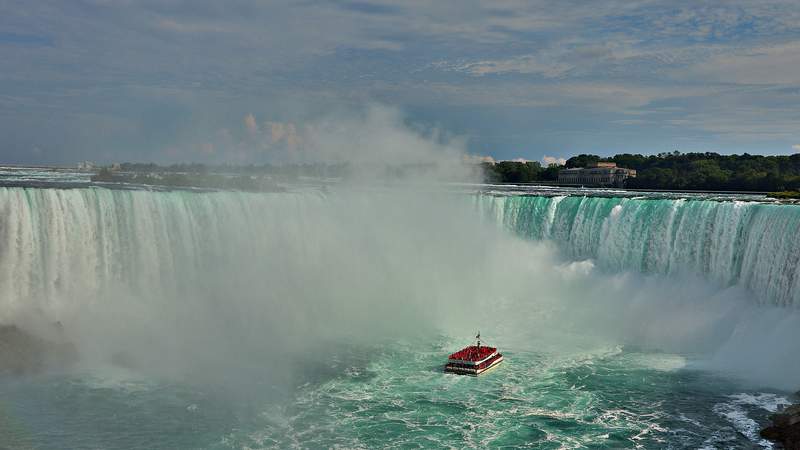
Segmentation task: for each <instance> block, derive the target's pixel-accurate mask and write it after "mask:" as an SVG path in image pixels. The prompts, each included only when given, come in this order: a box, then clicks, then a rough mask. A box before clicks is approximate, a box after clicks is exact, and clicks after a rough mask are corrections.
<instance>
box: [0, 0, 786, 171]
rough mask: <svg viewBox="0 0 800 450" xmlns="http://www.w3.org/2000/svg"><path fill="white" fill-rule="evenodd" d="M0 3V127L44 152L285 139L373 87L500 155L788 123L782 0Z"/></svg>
mask: <svg viewBox="0 0 800 450" xmlns="http://www.w3.org/2000/svg"><path fill="white" fill-rule="evenodd" d="M6 4H7V7H5V8H3V13H4V14H3V17H2V19H0V59H2V60H3V61H4V62H6V64H5V65H4V70H3V71H2V73H0V116H2V118H3V120H2V121H0V134H2V135H3V136H10V137H8V138H6V139H7V141H8V142H6V143H4V151H5V152H6V154H7V155H10V156H9V157H11V158H18V159H25V158H29V157H30V156H29V155H30V152H29V149H30V148H32V147H34V146H38V147H40V148H46V149H48V152H46V156H42V158H44V157H53V155H54V153H53V151H50V150H49V149H56V148H60V149H62V150H61V151H62V153H61V155H60V158H62V159H64V160H72V159H74V158H75V157H76V156H77V155H78V154H80V155H81V159H86V158H89V157H90V155H91V154H92V152H94V154H96V155H98V158H99V157H100V155H103V154H106V153H107V152H113V154H114V155H115V156H114V158H117V159H126V158H128V157H129V159H141V158H146V159H158V158H159V157H160V156H161V155H160V153H159V152H160V151H161V150H160V149H164V148H171V146H174V145H175V144H176V143H181V142H185V141H192V142H195V144H196V146H197V145H201V143H202V142H213V143H214V148H215V151H214V152H195V153H197V154H206V153H207V154H213V155H214V157H217V156H219V155H220V154H223V153H224V149H225V146H224V145H223V142H221V141H218V139H220V138H219V137H209V136H210V135H214V133H216V131H215V130H219V129H229V130H232V131H231V132H230V133H231V136H232V137H235V138H236V139H234V140H237V139H239V138H240V137H239V136H237V135H236V133H237V131H236V130H238V132H239V133H242V134H243V135H244V136H249V137H250V139H255V137H259V138H263V139H264V141H265V142H271V141H272V140H273V139H274V140H276V142H278V141H280V142H284V143H285V144H286V145H288V142H289V141H292V142H294V143H295V144H294V145H295V146H297V147H299V146H300V145H301V144H299V142H300V140H302V138H303V137H304V133H305V130H304V129H303V126H301V125H300V122H301V121H300V120H299V119H298V118H299V117H304V116H313V115H314V113H313V111H314V110H318V109H324V108H326V107H329V106H330V105H335V104H339V105H343V104H344V105H352V104H358V103H364V102H370V101H374V100H379V101H382V102H386V103H392V104H396V105H398V106H399V107H401V108H405V109H407V110H408V111H411V112H412V114H411V116H410V120H412V121H413V120H416V121H425V122H428V123H433V124H436V125H438V126H440V127H444V128H447V129H451V130H453V131H454V132H457V133H461V134H464V135H466V136H469V140H470V141H469V142H470V144H469V145H471V146H472V148H471V150H472V151H473V152H474V153H480V154H483V153H485V152H486V151H487V150H488V149H491V151H492V152H495V156H496V157H498V159H506V158H509V157H511V156H516V155H517V154H518V152H519V151H520V148H522V149H523V150H524V151H525V152H526V153H527V154H529V156H530V157H531V158H532V159H535V160H540V159H541V158H542V157H543V156H544V155H545V153H547V152H553V151H555V150H558V151H559V154H565V153H563V152H564V151H567V150H563V151H562V150H559V149H574V148H580V149H581V151H605V150H604V149H609V148H624V147H625V146H631V147H634V148H636V149H638V151H644V152H647V151H651V149H652V151H659V150H661V149H662V148H661V147H662V146H667V147H669V146H670V145H671V141H673V140H685V139H692V142H693V143H696V145H697V148H700V149H702V148H703V147H704V146H705V147H714V148H730V149H731V150H748V151H754V150H755V151H773V152H778V151H785V149H787V148H790V147H791V146H792V145H794V143H795V142H797V141H796V136H797V134H796V133H797V132H796V123H797V121H798V120H800V117H798V113H797V111H800V97H798V94H797V93H798V92H800V75H799V74H800V10H798V8H796V5H795V2H794V1H791V0H765V1H755V0H734V1H731V2H716V3H714V2H712V3H705V4H690V3H675V2H670V1H666V0H634V1H619V0H601V1H597V2H572V1H568V2H560V3H559V2H556V3H553V2H549V1H545V0H534V1H526V2H522V1H516V0H514V1H509V2H497V1H492V0H475V1H474V2H472V3H470V7H468V8H467V7H464V5H463V3H462V2H459V1H456V0H442V1H437V2H416V1H412V2H406V3H403V4H399V5H398V4H397V3H396V2H392V1H389V0H356V1H346V0H345V1H336V2H315V1H310V2H292V1H289V0H277V1H275V2H269V3H258V2H243V1H233V2H227V3H226V4H225V5H222V4H220V3H219V2H215V1H212V0H197V1H193V2H190V3H187V2H184V1H180V0H168V1H165V2H134V1H120V2H110V1H105V0H87V1H86V2H83V3H80V4H79V5H77V6H76V5H74V4H68V3H65V2H60V1H56V0H44V1H41V2H26V1H22V0H9V1H7V2H6ZM98 37H101V38H98ZM242 112H252V115H250V116H244V117H245V118H244V125H243V122H242V120H243V119H242V117H243V115H242V114H243V113H242ZM78 116H80V117H82V118H81V119H76V118H75V117H78ZM102 116H106V117H113V118H114V119H113V120H116V121H118V122H120V123H122V122H125V123H128V122H134V123H133V125H132V127H130V128H126V129H125V131H124V132H122V131H120V132H119V134H118V135H116V136H112V135H111V133H112V131H111V130H113V129H109V130H106V131H103V132H100V131H98V130H100V128H99V127H98V126H93V125H92V124H89V123H87V122H86V119H85V118H86V117H102ZM33 118H41V119H39V120H33ZM268 122H269V123H268ZM60 123H73V124H76V126H75V127H64V126H62V125H60ZM289 124H293V125H294V134H292V132H291V131H289V130H290V128H289ZM281 127H283V128H281ZM130 129H133V130H138V135H137V133H136V132H131V131H130ZM198 129H203V130H204V132H205V133H206V134H208V135H209V136H206V137H202V138H201V137H200V136H199V134H202V133H200V132H199V131H197V130H198ZM196 134H197V135H198V136H195V135H196ZM292 135H294V136H295V137H293V138H289V136H292ZM187 136H190V137H191V138H189V137H187ZM583 136H591V138H590V137H583ZM745 141H746V142H745ZM693 145H694V144H693ZM198 148H199V147H198ZM248 155H249V154H248ZM250 156H252V155H250ZM526 156H528V155H526Z"/></svg>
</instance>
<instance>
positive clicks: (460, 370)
mask: <svg viewBox="0 0 800 450" xmlns="http://www.w3.org/2000/svg"><path fill="white" fill-rule="evenodd" d="M475 339H476V340H477V343H476V345H470V346H468V347H464V348H462V349H461V350H459V351H457V352H455V353H453V354H452V355H450V357H449V358H448V359H447V364H446V365H445V366H444V371H445V372H447V373H454V374H457V375H471V376H473V377H477V376H478V375H480V374H482V373H484V372H486V371H488V370H491V369H494V368H495V367H497V366H498V365H500V363H501V362H502V361H503V355H502V354H500V353H498V352H497V348H496V347H487V346H482V345H481V333H480V332H478V335H477V336H475Z"/></svg>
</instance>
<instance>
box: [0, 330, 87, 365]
mask: <svg viewBox="0 0 800 450" xmlns="http://www.w3.org/2000/svg"><path fill="white" fill-rule="evenodd" d="M60 327H61V325H60V324H54V325H53V328H54V331H55V333H52V334H54V335H58V334H60ZM77 356H78V352H77V350H76V349H75V346H74V345H72V344H71V343H69V342H65V341H63V340H59V339H53V338H52V337H51V338H49V339H44V338H41V337H38V336H35V335H33V334H32V333H30V332H28V331H26V330H24V329H22V328H20V327H18V326H16V325H0V374H4V373H5V374H8V373H11V374H15V375H23V374H28V373H35V372H38V371H41V370H42V369H44V368H47V367H53V366H63V365H66V364H70V363H72V362H74V361H75V360H76V359H77Z"/></svg>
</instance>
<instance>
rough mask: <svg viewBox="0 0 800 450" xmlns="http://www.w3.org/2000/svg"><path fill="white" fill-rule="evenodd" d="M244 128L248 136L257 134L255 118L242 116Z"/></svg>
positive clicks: (249, 115)
mask: <svg viewBox="0 0 800 450" xmlns="http://www.w3.org/2000/svg"><path fill="white" fill-rule="evenodd" d="M244 126H245V128H247V132H248V133H250V134H258V124H257V123H256V118H255V116H254V115H252V114H247V115H246V116H244Z"/></svg>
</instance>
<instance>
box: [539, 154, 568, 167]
mask: <svg viewBox="0 0 800 450" xmlns="http://www.w3.org/2000/svg"><path fill="white" fill-rule="evenodd" d="M542 163H544V165H545V166H549V165H550V164H556V165H558V166H563V165H564V164H566V163H567V160H566V159H564V158H559V157H556V156H547V155H544V156H543V157H542Z"/></svg>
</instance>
